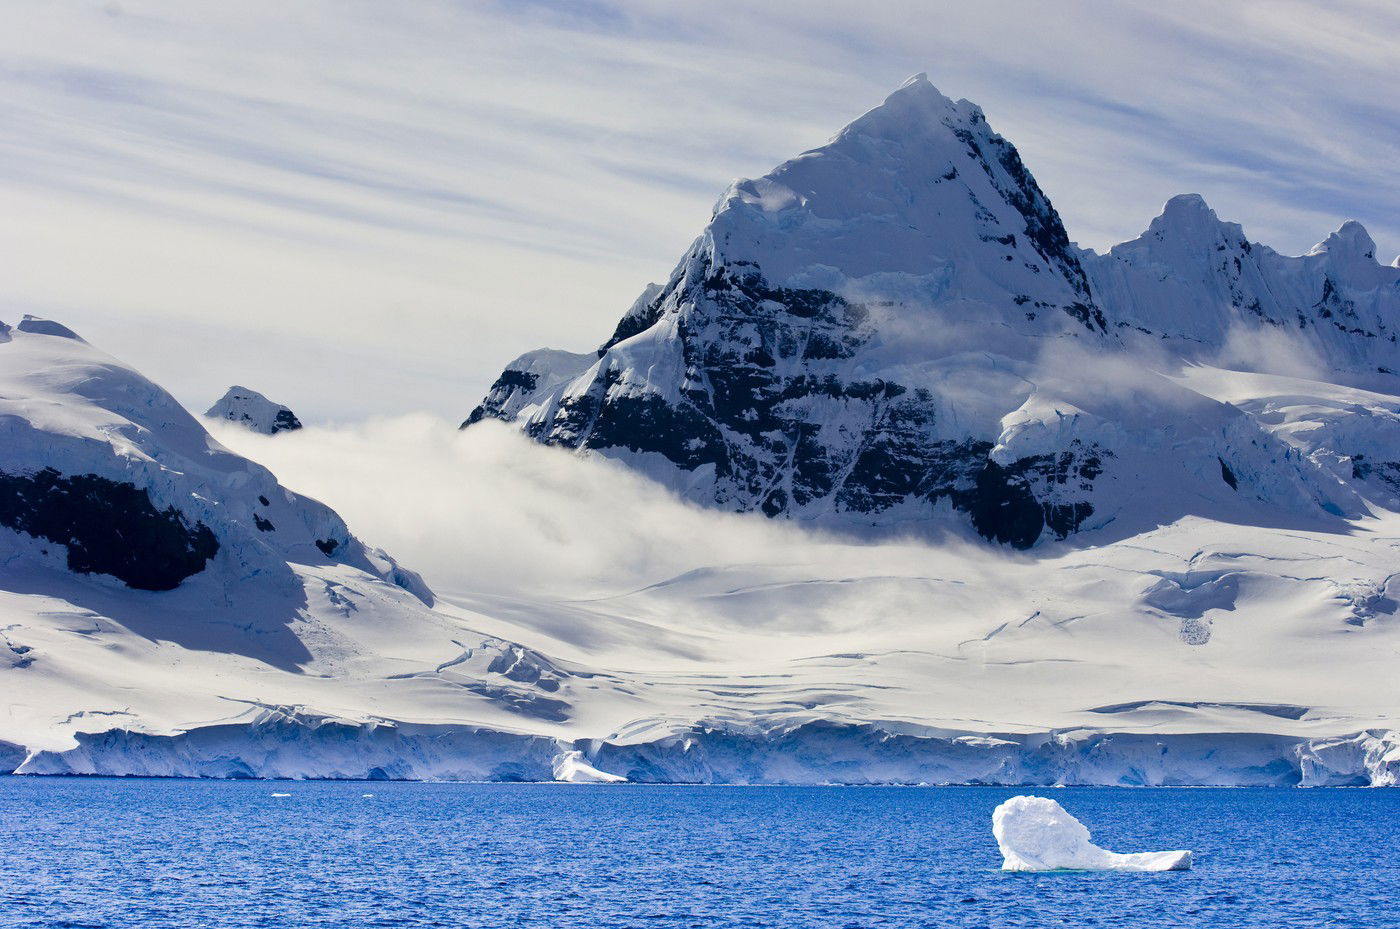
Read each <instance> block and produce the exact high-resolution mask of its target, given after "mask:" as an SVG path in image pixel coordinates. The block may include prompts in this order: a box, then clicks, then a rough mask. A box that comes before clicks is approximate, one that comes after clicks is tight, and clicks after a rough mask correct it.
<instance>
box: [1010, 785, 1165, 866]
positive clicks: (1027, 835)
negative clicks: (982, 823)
mask: <svg viewBox="0 0 1400 929" xmlns="http://www.w3.org/2000/svg"><path fill="white" fill-rule="evenodd" d="M992 834H993V835H995V836H996V840H997V847H998V848H999V849H1001V854H1002V857H1003V858H1004V859H1005V860H1004V861H1003V862H1002V866H1001V867H1002V870H1004V871H1059V870H1074V871H1187V870H1190V868H1191V853H1190V852H1188V851H1174V852H1131V853H1128V854H1120V853H1118V852H1110V851H1108V850H1107V849H1102V848H1099V847H1098V846H1097V845H1095V844H1094V843H1093V842H1090V841H1089V830H1088V829H1087V828H1086V827H1085V826H1084V824H1083V823H1081V822H1080V821H1079V820H1077V819H1075V818H1074V817H1073V816H1071V815H1070V814H1069V813H1068V812H1066V811H1065V808H1064V807H1062V806H1060V805H1059V804H1058V803H1056V802H1055V801H1054V800H1051V799H1049V798H1047V797H1012V798H1011V799H1010V800H1007V801H1006V802H1005V803H1003V804H1001V805H1000V806H998V807H997V808H996V809H995V810H994V811H993V812H992Z"/></svg>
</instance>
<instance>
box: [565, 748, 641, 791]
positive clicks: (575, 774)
mask: <svg viewBox="0 0 1400 929" xmlns="http://www.w3.org/2000/svg"><path fill="white" fill-rule="evenodd" d="M553 768H554V779H555V780H556V781H564V782H566V783H569V784H625V783H627V778H625V777H622V776H621V775H618V774H609V773H608V772H607V771H599V770H598V769H597V768H595V767H593V765H591V764H589V763H588V762H587V761H585V760H584V759H583V752H579V751H572V752H560V753H559V754H558V755H555V756H554V763H553Z"/></svg>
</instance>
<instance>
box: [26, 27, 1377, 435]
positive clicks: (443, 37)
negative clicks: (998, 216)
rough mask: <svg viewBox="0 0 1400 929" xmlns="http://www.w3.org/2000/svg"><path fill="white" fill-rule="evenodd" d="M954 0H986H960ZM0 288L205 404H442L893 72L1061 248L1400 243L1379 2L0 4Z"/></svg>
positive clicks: (648, 258) (612, 308)
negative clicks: (941, 105) (1218, 230)
mask: <svg viewBox="0 0 1400 929" xmlns="http://www.w3.org/2000/svg"><path fill="white" fill-rule="evenodd" d="M973 6H976V7H977V9H969V7H973ZM0 11H3V15H4V21H5V22H6V23H7V28H6V29H5V30H3V31H0V216H3V222H2V223H0V236H3V238H0V254H3V255H4V256H5V257H4V270H5V273H4V275H3V277H0V288H3V304H0V319H4V320H6V321H10V322H13V317H17V316H18V315H20V314H22V313H25V312H32V313H37V314H41V315H51V316H54V317H56V318H59V319H62V320H63V321H64V322H66V323H68V324H69V325H71V326H73V327H74V328H76V329H78V330H79V331H80V332H82V333H83V334H84V335H86V336H87V337H88V338H89V339H90V340H91V341H94V342H95V343H97V344H98V345H100V346H101V347H103V348H106V349H107V350H108V351H111V352H112V353H114V354H116V355H118V356H119V357H122V358H124V359H125V360H127V361H130V362H132V363H133V364H136V365H137V366H138V367H139V368H141V369H142V370H143V371H145V372H146V373H147V374H148V375H150V376H152V377H153V378H155V379H156V380H158V381H160V382H161V383H163V384H165V385H166V386H167V387H169V388H171V389H172V390H173V391H174V392H175V393H176V395H177V396H179V397H180V399H181V400H183V401H185V402H186V403H187V404H188V405H190V406H192V407H197V408H199V409H202V408H203V406H205V405H207V404H208V403H210V402H212V401H213V399H215V398H216V397H217V396H218V395H219V394H220V393H221V392H222V390H223V389H224V388H225V387H226V386H227V385H228V384H230V383H242V384H247V385H248V386H251V387H254V388H256V389H259V390H262V391H263V392H265V393H267V394H268V395H270V396H273V397H274V398H276V399H279V400H281V401H283V402H286V403H288V404H290V405H291V406H293V407H294V408H295V409H296V410H297V412H298V413H299V414H300V415H302V417H303V418H304V419H309V420H313V421H314V420H326V419H333V420H342V421H344V420H353V419H359V418H363V417H364V416H367V415H374V414H388V413H397V412H402V411H405V410H413V409H426V410H431V411H433V412H437V413H441V414H445V415H449V416H458V415H464V414H465V413H466V412H467V411H468V410H469V409H470V408H471V406H472V405H474V403H475V402H476V401H477V399H478V398H479V396H480V394H481V393H482V392H483V390H484V388H485V387H486V385H487V384H488V383H489V382H490V381H491V380H492V379H493V378H494V377H495V375H496V374H497V373H498V372H499V370H500V369H501V367H502V366H503V365H504V363H505V362H507V361H509V360H510V359H511V358H513V357H514V356H515V355H518V354H520V353H521V352H523V351H525V350H527V349H530V348H534V347H537V346H541V345H549V346H552V347H557V348H569V349H574V350H583V349H587V348H591V347H592V346H594V345H596V344H597V343H598V342H599V341H600V340H602V339H603V338H604V337H605V336H606V335H607V334H608V333H609V332H610V331H611V329H612V327H613V325H614V323H615V322H616V319H617V317H618V316H619V315H620V314H621V312H622V311H623V310H624V309H625V308H626V307H627V305H628V304H629V303H630V302H631V301H632V299H633V298H634V297H635V296H636V294H637V293H638V292H640V290H641V289H642V287H643V285H645V284H646V283H647V282H648V281H650V280H656V279H660V278H664V277H665V276H666V274H667V273H668V272H669V270H670V268H671V266H672V264H673V263H674V261H675V260H676V259H677V258H678V257H679V255H680V253H681V252H682V250H683V249H684V248H685V246H686V245H687V244H688V243H689V241H690V240H691V239H692V238H693V237H694V236H695V235H696V234H697V233H698V232H699V230H700V228H701V227H702V226H703V224H704V222H705V220H706V219H707V218H708V215H709V210H710V208H711V206H712V205H713V203H714V200H715V198H716V197H717V196H718V195H719V194H720V193H721V192H722V191H723V189H724V188H725V186H726V185H727V184H728V183H729V181H730V180H732V179H733V178H735V177H739V176H754V175H758V174H762V173H764V172H766V171H767V170H768V169H769V168H771V167H772V166H774V165H775V164H777V163H778V162H780V161H782V160H784V159H785V158H788V157H790V156H792V155H794V154H796V153H797V152H800V151H802V150H804V149H807V148H811V147H813V146H815V145H819V144H821V143H822V142H823V141H824V140H825V139H826V138H827V137H829V136H830V135H832V134H834V133H835V132H836V130H838V129H839V128H840V127H841V126H842V125H844V124H845V123H846V122H848V121H850V120H851V119H853V118H855V117H856V116H857V115H859V114H860V113H861V112H862V111H864V110H866V109H868V108H869V107H871V106H873V105H875V104H877V103H878V102H879V101H880V100H881V99H882V98H883V97H884V96H885V95H886V94H887V93H888V92H889V91H891V90H893V89H894V88H895V87H897V86H898V85H899V84H900V83H901V82H902V81H903V80H904V79H905V78H906V77H907V76H908V75H910V74H912V73H914V72H917V71H927V72H928V73H929V75H930V77H931V78H932V80H933V81H934V83H936V84H937V85H938V86H939V87H940V89H942V90H943V91H944V92H945V93H947V94H948V95H950V96H953V97H966V98H968V99H971V100H974V101H976V102H977V103H979V104H981V106H982V107H983V109H984V110H985V111H986V113H987V116H988V119H989V120H990V122H991V123H992V125H993V126H994V127H995V128H996V129H997V130H998V131H1000V132H1001V133H1002V134H1004V135H1006V136H1007V137H1008V138H1010V139H1011V140H1012V141H1013V142H1015V143H1016V145H1017V146H1018V147H1019V148H1020V150H1021V153H1022V156H1023V158H1024V159H1025V161H1026V163H1027V164H1028V166H1029V167H1030V168H1031V170H1032V172H1033V173H1034V174H1035V175H1036V177H1037V179H1038V180H1039V181H1040V184H1041V186H1042V187H1043V188H1044V189H1045V190H1046V192H1047V193H1048V194H1049V196H1050V197H1051V199H1052V200H1053V201H1054V203H1055V205H1056V207H1057V208H1058V209H1059V211H1060V213H1061V215H1062V217H1063V218H1064V220H1065V223H1066V225H1067V227H1068V228H1069V232H1070V236H1071V238H1074V239H1076V240H1077V241H1078V242H1080V243H1081V244H1083V245H1086V246H1091V247H1095V248H1104V247H1107V246H1108V245H1111V244H1113V243H1114V242H1116V241H1120V240H1122V239H1125V238H1130V237H1132V236H1134V235H1136V234H1137V233H1138V232H1140V231H1141V230H1142V229H1143V228H1145V227H1146V225H1147V223H1148V222H1149V221H1150V219H1151V218H1152V217H1153V216H1154V215H1156V213H1157V212H1158V211H1159V209H1160V207H1161V204H1162V203H1163V202H1164V201H1165V200H1167V199H1168V198H1169V197H1170V196H1172V195H1174V194H1177V193H1182V192H1187V191H1194V192H1198V193H1201V194H1203V195H1204V196H1205V197H1206V199H1207V200H1208V201H1209V202H1210V203H1211V205H1212V206H1214V207H1215V209H1216V211H1217V212H1218V213H1219V214H1220V215H1221V217H1222V218H1225V219H1229V220H1232V221H1236V222H1240V223H1242V224H1243V225H1244V227H1245V230H1246V232H1247V233H1248V234H1249V235H1250V236H1251V237H1252V238H1253V239H1255V240H1256V241H1262V242H1264V243H1267V244H1269V245H1272V246H1274V247H1275V248H1278V249H1279V250H1280V251H1284V252H1289V253H1300V252H1303V251H1305V250H1306V249H1307V248H1308V247H1309V246H1310V245H1312V244H1313V243H1314V242H1317V241H1320V240H1321V239H1322V238H1324V237H1325V236H1326V234H1327V233H1328V232H1329V231H1331V230H1332V229H1334V228H1336V227H1337V226H1338V225H1340V224H1341V223H1342V222H1343V221H1344V220H1346V219H1353V218H1354V219H1359V220H1360V221H1362V222H1363V223H1364V224H1365V225H1366V226H1367V228H1368V229H1369V230H1370V231H1371V234H1372V236H1373V237H1374V238H1375V239H1376V241H1377V243H1378V245H1379V248H1380V252H1381V253H1382V255H1383V256H1384V259H1385V260H1389V258H1390V257H1391V256H1392V255H1394V254H1395V253H1396V252H1398V251H1400V174H1397V172H1396V171H1395V168H1394V166H1395V165H1396V164H1397V163H1400V99H1397V97H1396V95H1395V93H1394V83H1395V67H1394V60H1395V49H1396V48H1397V47H1400V7H1397V6H1396V5H1394V4H1392V3H1388V2H1377V0H1343V2H1331V3H1312V2H1302V0H1268V2H1253V0H1235V2H1231V3H1228V4H1221V3H1218V2H1198V0H1180V2H1174V3H1171V4H1164V3H1160V2H1152V3H1142V2H1119V3H1113V4H1109V3H1092V2H1082V3H1074V2H1066V3H1055V4H1049V3H1041V2H1004V3H985V4H976V5H974V4H967V3H939V2H886V3H870V2H861V3H855V2H835V0H812V2H807V3H790V4H788V3H785V4H781V5H776V4H775V5H767V6H764V5H757V4H751V3H739V2H734V0H708V2H706V3H703V4H694V3H690V4H682V3H672V2H659V0H657V2H653V0H629V2H608V0H583V2H572V3H568V2H557V3H554V2H528V3H527V2H497V3H489V2H481V3H473V2H463V0H454V2H448V0H415V2H412V3H381V2H369V0H363V2H361V0H339V2H331V0H299V2H297V3H295V4H287V3H285V2H270V0H243V2H240V3H237V4H227V3H214V2H204V0H193V2H174V0H171V2H163V3H158V2H143V0H115V2H82V0H54V2H51V3H32V2H24V0H0Z"/></svg>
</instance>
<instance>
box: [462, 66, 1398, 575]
mask: <svg viewBox="0 0 1400 929" xmlns="http://www.w3.org/2000/svg"><path fill="white" fill-rule="evenodd" d="M1397 320H1400V271H1397V270H1396V269H1394V268H1384V267H1382V266H1380V265H1379V264H1377V263H1376V261H1375V259H1374V245H1372V244H1371V243H1370V240H1369V238H1368V237H1367V236H1366V234H1365V231H1364V230H1362V229H1361V228H1360V227H1359V226H1358V225H1356V224H1355V223H1349V224H1347V225H1346V226H1344V227H1343V228H1342V229H1341V230H1339V231H1338V232H1337V233H1336V234H1334V235H1333V236H1331V237H1330V238H1329V239H1328V240H1327V241H1326V242H1325V243H1323V245H1320V246H1319V247H1318V248H1317V249H1315V250H1314V252H1313V253H1312V254H1310V255H1308V256H1305V257H1303V258H1286V257H1283V256H1280V255H1278V254H1276V253H1274V252H1272V251H1271V250H1269V249H1266V248H1264V247H1262V246H1256V245H1252V244H1251V243H1249V242H1248V241H1247V240H1246V239H1245V238H1244V236H1243V234H1242V232H1241V231H1240V228H1239V227H1238V226H1234V225H1232V224H1228V223H1222V222H1220V221H1219V220H1218V219H1216V217H1215V214H1214V213H1213V212H1211V211H1210V210H1209V208H1208V207H1206V205H1205V204H1204V202H1203V201H1201V200H1200V198H1198V197H1181V198H1177V199H1175V200H1173V201H1172V202H1171V203H1169V204H1168V207H1167V210H1166V212H1165V213H1164V214H1163V216H1162V217H1160V218H1159V219H1158V220H1156V221H1154V222H1153V223H1152V226H1151V228H1149V230H1148V232H1147V233H1145V234H1144V235H1143V236H1142V237H1141V238H1140V239H1138V240H1135V241H1134V242H1129V243H1125V244H1123V245H1120V246H1118V247H1117V248H1115V249H1113V250H1112V251H1111V252H1110V253H1109V254H1107V255H1102V256H1101V255H1097V254H1095V253H1093V252H1088V251H1083V250H1080V249H1078V248H1077V247H1075V246H1073V245H1072V244H1071V243H1070V241H1069V238H1068V236H1067V234H1066V232H1065V230H1064V227H1063V225H1062V224H1061V222H1060V219H1059V216H1058V214H1057V213H1056V212H1055V209H1054V208H1053V206H1051V204H1050V202H1049V200H1048V199H1047V198H1046V197H1045V195H1044V193H1043V192H1042V191H1041V190H1040V188H1039V187H1038V186H1037V184H1036V182H1035V180H1034V179H1033V178H1032V176H1031V175H1030V173H1029V172H1028V171H1027V170H1026V168H1025V166H1024V165H1023V163H1022V161H1021V159H1020V156H1019V155H1018V154H1017V152H1016V149H1015V148H1014V147H1013V146H1012V145H1011V143H1010V142H1008V141H1006V140H1005V139H1004V138H1002V137H1001V136H999V135H997V134H996V133H995V132H993V131H992V129H991V128H990V127H989V126H988V124H987V121H986V119H985V117H984V115H983V113H982V111H981V110H980V109H978V108H977V107H976V106H974V105H972V104H970V103H968V102H966V101H959V102H956V103H955V102H953V101H951V100H949V99H948V98H946V97H944V96H943V95H942V94H940V93H939V92H938V91H937V90H936V89H935V88H934V87H933V86H932V85H931V84H930V83H929V82H928V80H927V78H926V77H925V76H923V75H919V76H916V77H915V78H913V79H911V80H910V81H909V82H907V83H906V84H905V85H904V86H903V87H901V88H900V89H899V90H897V91H896V92H895V93H893V94H892V95H891V96H890V97H889V98H888V99H887V100H886V101H885V102H884V103H883V104H882V105H880V106H879V107H876V108H875V109H874V110H872V111H870V112H869V113H867V114H865V115H864V116H862V117H860V118H859V119H857V120H856V121H855V122H853V123H851V124H850V125H849V126H847V127H846V128H845V129H843V130H842V131H841V132H840V133H838V134H837V136H836V137H835V138H834V139H832V141H831V142H829V143H828V144H827V145H825V146H823V147H821V148H818V149H816V150H813V151H810V152H806V153H804V154H802V155H800V156H798V157H797V158H795V159H793V160H792V161H789V162H786V163H785V164H783V165H781V166H779V167H778V168H776V169H775V170H774V171H773V172H771V173H770V174H768V175H766V176H764V177H762V178H759V179H758V180H744V181H739V182H737V183H736V184H734V185H733V186H731V187H730V189H729V190H728V191H727V192H726V193H725V194H724V196H723V197H721V199H720V202H719V205H718V207H717V208H716V210H715V213H714V216H713V218H712V219H711V221H710V224H709V226H708V227H707V228H706V229H705V231H704V232H703V233H702V234H701V236H700V238H699V239H698V240H697V241H696V242H695V244H694V245H693V246H691V248H690V250H689V251H688V252H687V253H686V255H685V256H684V257H683V258H682V260H681V262H680V264H679V265H678V266H677V268H676V270H675V271H674V272H673V274H672V276H671V278H670V279H669V280H668V281H667V282H666V283H665V284H664V285H651V286H649V287H648V288H647V289H646V291H644V292H643V294H642V295H641V297H640V298H639V299H638V300H637V301H636V303H634V304H633V306H632V307H631V308H630V309H629V310H628V311H627V312H626V313H625V314H624V315H623V317H622V320H621V321H620V323H619V324H618V326H617V328H616V330H615V331H614V333H613V335H612V336H611V337H610V338H609V339H608V340H607V341H606V342H605V343H604V344H603V345H602V347H601V348H599V349H598V351H597V352H595V353H587V354H570V353H566V352H559V351H539V352H531V353H529V354H526V355H524V356H522V357H521V358H519V359H517V360H516V361H514V362H512V363H511V364H510V365H509V366H508V367H507V368H506V370H505V371H504V372H503V373H502V374H501V376H500V377H499V378H498V379H497V380H496V382H495V383H494V384H493V386H492V388H491V390H490V392H489V394H488V395H487V396H486V398H485V399H484V400H483V401H482V402H481V404H480V405H479V406H477V407H476V408H475V409H474V410H473V411H472V413H471V415H470V416H469V417H468V418H467V420H466V422H465V423H463V427H464V428H466V427H469V426H472V425H474V424H476V423H479V422H481V421H483V420H487V419H500V420H505V421H507V422H511V423H514V424H516V425H517V426H519V427H520V428H521V429H522V430H524V431H525V433H526V434H528V435H529V436H531V437H532V438H534V439H536V440H538V441H540V442H543V443H546V444H549V445H558V446H563V447H566V448H573V449H579V450H587V451H592V452H597V453H600V454H603V455H606V456H608V457H610V458H616V459H618V460H621V461H624V462H626V463H628V464H629V465H631V466H633V467H635V468H637V469H638V470H640V471H642V472H643V473H645V474H647V475H649V476H651V477H653V478H654V479H656V480H658V481H660V482H662V483H663V484H665V485H667V486H669V487H671V488H673V489H675V490H677V491H679V492H680V493H682V494H684V495H685V496H687V497H688V498H690V499H693V500H695V501H698V502H701V503H704V504H707V505H712V506H717V507H720V508H722V509H727V510H736V511H760V512H763V513H765V514H767V515H769V516H774V517H779V516H781V517H789V518H794V519H798V520H802V521H813V522H816V523H819V524H822V525H829V526H835V527H838V528H843V529H847V530H862V531H869V530H874V531H877V532H885V533H888V532H891V531H893V532H896V533H903V532H908V531H916V532H920V533H923V534H929V533H934V534H937V533H943V532H950V531H951V532H955V533H956V532H961V531H963V530H964V527H966V528H970V529H972V530H973V531H975V532H976V533H977V534H978V535H980V536H981V537H983V538H985V539H989V540H993V541H995V542H999V543H1004V544H1008V545H1011V546H1014V547H1017V548H1028V547H1030V546H1032V545H1035V544H1037V543H1045V542H1050V541H1054V540H1056V539H1063V538H1066V537H1068V536H1070V535H1072V534H1076V533H1080V532H1084V531H1089V530H1103V529H1104V528H1105V527H1108V526H1113V527H1114V529H1113V531H1114V532H1117V533H1119V534H1120V535H1121V534H1131V533H1132V532H1135V531H1139V530H1141V529H1143V528H1146V527H1150V526H1155V525H1160V524H1162V523H1164V522H1170V521H1172V520H1173V519H1176V518H1179V517H1181V516H1182V515H1184V514H1186V513H1190V512H1213V513H1226V512H1229V513H1237V512H1238V513H1240V516H1239V518H1242V519H1246V520H1250V521H1254V522H1268V523H1273V522H1277V521H1278V520H1279V519H1281V518H1288V519H1293V518H1300V519H1305V520H1311V521H1313V522H1315V523H1317V524H1319V525H1322V524H1326V523H1328V522H1329V521H1335V520H1339V519H1346V518H1351V517H1355V516H1358V515H1359V514H1361V513H1362V512H1363V511H1364V510H1365V508H1366V506H1367V504H1366V503H1365V502H1364V500H1363V497H1362V494H1360V493H1358V490H1357V488H1356V487H1355V486H1353V484H1352V478H1351V477H1350V476H1348V475H1346V474H1344V473H1342V472H1341V471H1339V470H1338V468H1337V467H1336V466H1335V464H1336V463H1335V460H1334V459H1336V458H1337V457H1339V456H1340V457H1345V458H1347V459H1348V460H1351V459H1355V460H1356V461H1357V462H1358V468H1357V469H1355V470H1357V471H1358V472H1360V471H1367V470H1368V469H1369V473H1372V474H1390V473H1391V471H1392V469H1393V468H1394V467H1395V459H1396V458H1397V455H1396V454H1395V453H1394V452H1391V451H1389V449H1390V448H1393V447H1400V446H1396V444H1395V443H1396V441H1397V440H1400V433H1396V432H1394V426H1395V420H1394V419H1393V417H1391V416H1390V415H1389V413H1387V412H1382V413H1380V414H1378V415H1374V416H1373V415H1370V414H1367V415H1366V416H1365V417H1362V418H1363V419H1364V420H1365V425H1364V426H1358V427H1354V426H1347V427H1346V428H1347V429H1353V428H1359V429H1360V430H1361V431H1363V432H1367V434H1368V436H1369V438H1368V439H1367V440H1366V442H1364V443H1363V444H1364V445H1365V448H1364V449H1363V448H1362V447H1361V446H1360V445H1358V446H1356V447H1354V448H1352V447H1342V448H1334V447H1331V446H1319V447H1313V448H1307V449H1299V448H1297V447H1295V446H1294V445H1290V443H1289V442H1288V441H1285V440H1284V439H1282V438H1281V437H1280V436H1279V435H1278V434H1276V433H1277V430H1275V429H1274V428H1273V427H1272V424H1271V423H1270V422H1268V421H1265V420H1262V419H1260V418H1259V417H1257V416H1253V415H1250V414H1248V413H1246V412H1245V411H1242V410H1240V409H1239V408H1238V407H1237V406H1235V405H1232V404H1230V403H1223V402H1220V401H1218V400H1216V399H1214V398H1212V397H1209V396H1206V395H1203V394H1201V393H1199V392H1196V391H1192V390H1190V389H1189V388H1187V387H1184V386H1183V384H1182V383H1181V382H1180V378H1179V377H1177V375H1179V374H1181V373H1182V371H1183V370H1184V369H1183V367H1182V366H1183V365H1184V364H1186V363H1198V362H1203V361H1208V360H1211V359H1213V358H1216V357H1217V356H1219V355H1220V353H1221V352H1222V351H1224V350H1226V348H1227V346H1229V345H1230V344H1231V342H1232V340H1233V341H1235V342H1241V341H1243V342H1245V343H1249V342H1251V341H1252V340H1254V339H1256V338H1259V337H1261V336H1260V333H1267V334H1268V335H1269V336H1271V337H1277V338H1278V339H1280V340H1288V342H1289V343H1290V344H1293V343H1296V344H1297V345H1298V346H1300V347H1301V349H1300V350H1301V351H1302V352H1303V353H1304V354H1306V355H1307V357H1308V358H1309V359H1315V360H1316V362H1317V365H1318V367H1319V369H1320V370H1324V371H1333V372H1340V373H1341V374H1342V375H1343V376H1344V379H1347V380H1349V381H1350V382H1355V383H1357V384H1358V386H1372V387H1377V388H1378V389H1381V390H1383V391H1384V390H1386V389H1390V388H1388V387H1387V385H1391V387H1393V386H1394V384H1395V380H1394V377H1393V373H1394V371H1395V370H1400V351H1398V350H1397V346H1396V344H1395V341H1394V335H1393V332H1392V330H1393V328H1394V327H1395V326H1396V325H1400V323H1397V322H1396V321H1397ZM1144 355H1145V360H1144ZM1382 434H1383V435H1384V436H1385V437H1386V438H1385V439H1384V440H1383V441H1382V440H1379V439H1378V438H1376V437H1378V436H1380V435H1382ZM1377 455H1379V457H1380V458H1381V459H1383V462H1384V463H1380V462H1376V463H1375V464H1369V463H1367V464H1361V462H1371V461H1372V460H1373V459H1374V458H1375V456H1377ZM1358 456H1360V457H1358ZM1392 490H1393V488H1392ZM1245 511H1248V512H1245Z"/></svg>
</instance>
